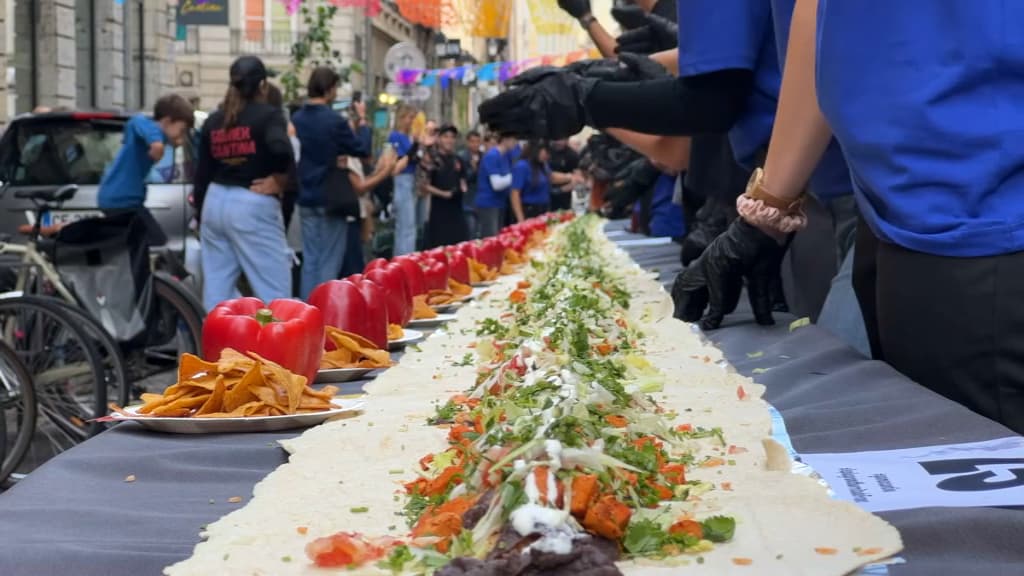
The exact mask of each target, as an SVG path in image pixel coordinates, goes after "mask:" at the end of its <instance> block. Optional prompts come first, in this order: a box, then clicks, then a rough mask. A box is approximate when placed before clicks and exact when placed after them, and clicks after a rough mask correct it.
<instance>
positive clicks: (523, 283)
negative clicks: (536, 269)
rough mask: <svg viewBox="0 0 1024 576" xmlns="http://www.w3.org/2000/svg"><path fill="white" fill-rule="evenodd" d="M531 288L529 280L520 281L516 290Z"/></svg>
mask: <svg viewBox="0 0 1024 576" xmlns="http://www.w3.org/2000/svg"><path fill="white" fill-rule="evenodd" d="M530 286H531V284H530V281H529V280H520V281H519V282H516V288H529V287H530Z"/></svg>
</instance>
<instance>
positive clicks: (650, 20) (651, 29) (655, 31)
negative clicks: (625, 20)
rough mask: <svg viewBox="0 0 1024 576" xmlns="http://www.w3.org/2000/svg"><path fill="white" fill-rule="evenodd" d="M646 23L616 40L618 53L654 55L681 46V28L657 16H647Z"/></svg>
mask: <svg viewBox="0 0 1024 576" xmlns="http://www.w3.org/2000/svg"><path fill="white" fill-rule="evenodd" d="M644 18H645V23H644V25H643V26H641V27H639V28H636V29H635V30H629V31H627V32H623V33H622V34H621V35H619V37H618V38H616V39H615V42H616V44H617V46H616V48H615V51H616V52H635V53H637V54H653V53H655V52H661V51H663V50H671V49H673V48H675V47H676V46H678V45H679V36H678V34H679V26H678V25H676V23H675V22H672V21H671V20H668V19H666V18H662V17H661V16H658V15H657V14H645V15H644Z"/></svg>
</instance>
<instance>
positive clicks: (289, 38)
mask: <svg viewBox="0 0 1024 576" xmlns="http://www.w3.org/2000/svg"><path fill="white" fill-rule="evenodd" d="M298 38H299V34H298V32H296V31H294V30H264V29H248V30H239V29H233V30H231V52H232V53H233V54H276V55H285V56H287V55H288V54H291V51H292V44H295V42H296V40H298Z"/></svg>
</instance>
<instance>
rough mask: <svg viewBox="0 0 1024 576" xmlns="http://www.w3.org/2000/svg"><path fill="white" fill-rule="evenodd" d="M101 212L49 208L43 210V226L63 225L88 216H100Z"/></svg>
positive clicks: (85, 218)
mask: <svg viewBox="0 0 1024 576" xmlns="http://www.w3.org/2000/svg"><path fill="white" fill-rule="evenodd" d="M102 217H103V212H100V211H99V210H51V211H49V212H43V223H42V225H43V226H64V225H65V224H71V223H72V222H78V221H79V220H87V219H89V218H102Z"/></svg>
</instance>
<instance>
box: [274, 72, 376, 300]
mask: <svg viewBox="0 0 1024 576" xmlns="http://www.w3.org/2000/svg"><path fill="white" fill-rule="evenodd" d="M338 82H340V77H339V76H338V74H337V72H335V71H334V70H332V69H331V68H328V67H325V66H324V67H320V68H317V69H316V70H314V71H313V73H312V74H310V77H309V83H308V86H307V93H308V96H309V100H308V101H307V102H306V104H305V105H304V106H303V107H302V108H300V109H299V110H298V111H297V112H296V113H295V114H294V115H293V116H292V124H293V125H294V126H295V132H296V135H297V136H298V137H299V143H300V151H301V154H300V156H299V166H298V173H299V198H298V201H297V204H298V205H299V217H300V222H301V224H302V279H301V281H300V285H301V288H300V293H301V294H302V296H303V297H305V296H307V295H309V293H310V292H311V291H312V290H313V288H315V287H316V286H317V285H319V284H321V283H322V282H326V281H328V280H333V279H335V278H337V277H338V274H339V273H340V272H341V267H342V263H343V262H344V259H345V249H346V244H347V240H348V229H347V227H348V225H349V223H348V222H347V221H346V220H345V219H344V218H341V217H338V216H332V215H330V214H327V211H326V206H327V194H329V193H332V192H337V191H331V190H324V181H325V179H326V177H327V174H328V171H329V170H332V169H334V168H335V166H336V164H337V161H338V157H339V156H355V157H359V158H361V157H364V156H366V155H367V151H366V150H364V149H363V147H362V146H361V145H360V143H359V142H358V141H357V140H356V138H355V136H354V135H353V134H352V129H351V127H350V126H349V124H348V122H346V121H345V119H344V118H342V117H341V115H340V114H338V113H337V112H335V111H334V110H333V109H331V103H332V102H333V101H334V100H335V98H336V96H337V91H338ZM353 249H358V247H353Z"/></svg>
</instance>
